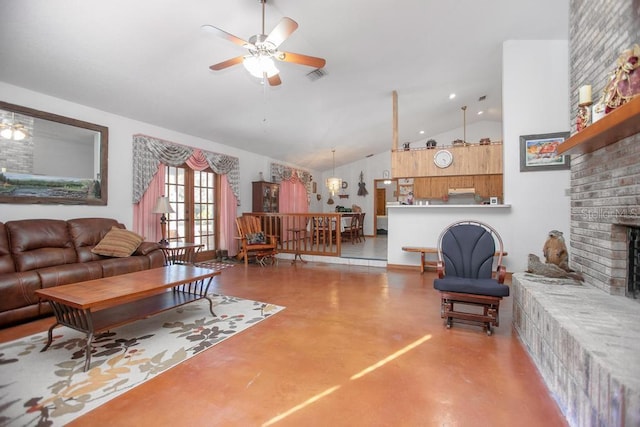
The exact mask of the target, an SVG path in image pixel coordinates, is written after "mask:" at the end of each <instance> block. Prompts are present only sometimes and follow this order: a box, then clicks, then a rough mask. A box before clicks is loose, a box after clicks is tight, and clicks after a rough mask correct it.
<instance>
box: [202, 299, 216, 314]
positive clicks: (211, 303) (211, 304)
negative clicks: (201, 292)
mask: <svg viewBox="0 0 640 427" xmlns="http://www.w3.org/2000/svg"><path fill="white" fill-rule="evenodd" d="M204 297H205V298H206V299H207V301H209V311H210V312H211V315H212V316H213V317H218V316H216V314H215V313H214V312H213V300H212V299H211V298H209V296H208V295H205V296H204Z"/></svg>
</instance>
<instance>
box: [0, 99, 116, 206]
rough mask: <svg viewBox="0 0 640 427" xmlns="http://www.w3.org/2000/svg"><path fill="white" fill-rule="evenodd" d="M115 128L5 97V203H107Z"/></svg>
mask: <svg viewBox="0 0 640 427" xmlns="http://www.w3.org/2000/svg"><path fill="white" fill-rule="evenodd" d="M108 148H109V129H108V128H107V127H105V126H100V125H96V124H93V123H88V122H83V121H81V120H76V119H72V118H69V117H64V116H59V115H56V114H51V113H46V112H43V111H38V110H34V109H31V108H27V107H22V106H20V105H14V104H9V103H6V102H2V101H0V203H47V204H74V205H106V204H107V183H108V176H107V171H108V164H107V159H108Z"/></svg>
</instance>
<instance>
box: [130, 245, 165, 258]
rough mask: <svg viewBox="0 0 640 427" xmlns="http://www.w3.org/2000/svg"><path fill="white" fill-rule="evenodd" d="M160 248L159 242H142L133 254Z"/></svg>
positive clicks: (145, 253) (142, 253)
mask: <svg viewBox="0 0 640 427" xmlns="http://www.w3.org/2000/svg"><path fill="white" fill-rule="evenodd" d="M158 249H160V244H159V243H155V242H142V243H140V246H138V249H136V250H135V252H134V253H133V255H147V254H148V253H150V252H153V251H155V250H158Z"/></svg>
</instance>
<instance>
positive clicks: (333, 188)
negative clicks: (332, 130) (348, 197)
mask: <svg viewBox="0 0 640 427" xmlns="http://www.w3.org/2000/svg"><path fill="white" fill-rule="evenodd" d="M331 153H333V175H332V176H331V178H327V188H328V189H329V192H330V193H331V195H332V196H335V195H336V193H337V192H338V191H340V187H342V179H340V178H337V177H336V150H335V148H334V149H333V150H331Z"/></svg>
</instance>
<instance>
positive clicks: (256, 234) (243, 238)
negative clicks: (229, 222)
mask: <svg viewBox="0 0 640 427" xmlns="http://www.w3.org/2000/svg"><path fill="white" fill-rule="evenodd" d="M236 226H237V227H238V239H240V252H238V259H242V258H244V264H245V265H247V264H248V263H249V254H250V253H255V254H256V255H258V256H262V257H264V256H265V255H269V256H271V257H273V256H274V255H275V254H276V253H277V250H276V246H277V243H278V239H277V237H276V236H272V235H265V234H264V232H263V231H262V223H261V222H260V218H259V217H257V216H250V215H243V216H239V217H237V218H236Z"/></svg>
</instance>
